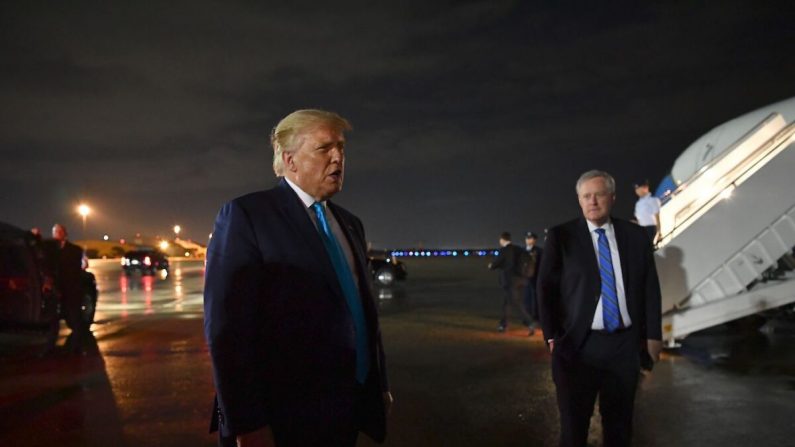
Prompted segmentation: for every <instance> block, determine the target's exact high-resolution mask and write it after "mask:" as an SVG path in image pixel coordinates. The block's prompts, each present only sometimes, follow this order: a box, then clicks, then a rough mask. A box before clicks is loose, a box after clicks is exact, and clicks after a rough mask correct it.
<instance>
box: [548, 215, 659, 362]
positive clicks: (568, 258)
mask: <svg viewBox="0 0 795 447" xmlns="http://www.w3.org/2000/svg"><path fill="white" fill-rule="evenodd" d="M612 222H613V228H614V229H615V235H616V242H617V245H618V253H619V257H620V258H621V272H622V277H623V278H622V279H623V281H624V291H625V295H626V300H627V310H628V312H629V317H630V319H631V320H632V326H633V328H634V331H635V332H636V333H637V334H638V341H640V340H643V339H652V340H660V339H661V338H662V332H661V324H662V323H661V304H660V284H659V280H658V278H657V270H656V268H655V266H654V256H653V249H652V246H651V243H650V241H649V238H648V236H647V235H646V233H645V231H644V230H643V229H642V228H641V227H639V226H638V225H635V224H633V223H630V222H627V221H624V220H619V219H612ZM537 292H538V300H539V301H538V306H539V314H540V319H541V327H542V329H543V331H544V339H545V340H549V339H554V340H555V350H556V351H558V350H560V353H561V354H563V355H570V356H573V355H576V353H577V351H578V350H579V348H580V347H581V346H582V343H583V341H585V337H586V336H587V335H588V331H589V330H590V328H591V325H592V322H593V317H594V313H595V312H596V305H597V303H598V302H599V296H600V294H601V279H600V276H599V265H598V263H597V260H596V252H595V251H594V246H593V240H592V239H591V234H590V233H589V231H588V225H587V223H586V221H585V219H584V218H579V219H576V220H573V221H570V222H567V223H564V224H562V225H559V226H556V227H553V228H551V229H550V230H549V231H548V233H547V239H546V243H545V244H544V256H543V258H542V260H541V269H540V271H539V275H538V284H537Z"/></svg>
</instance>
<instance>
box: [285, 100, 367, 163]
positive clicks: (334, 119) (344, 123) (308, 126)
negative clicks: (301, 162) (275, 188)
mask: <svg viewBox="0 0 795 447" xmlns="http://www.w3.org/2000/svg"><path fill="white" fill-rule="evenodd" d="M323 125H325V126H329V127H331V128H333V129H334V130H337V131H348V130H352V129H353V127H351V124H350V123H349V122H348V120H346V119H345V118H343V117H341V116H339V115H337V114H336V113H334V112H327V111H325V110H318V109H302V110H296V111H295V112H293V113H291V114H289V115H287V116H285V117H284V118H282V120H281V121H279V124H277V125H276V127H274V128H273V130H272V131H271V146H273V172H274V173H276V176H277V177H283V176H284V161H283V160H282V153H284V152H293V151H296V150H298V147H297V146H296V137H298V136H299V135H301V134H303V133H305V132H308V131H311V130H313V129H315V128H317V127H319V126H323Z"/></svg>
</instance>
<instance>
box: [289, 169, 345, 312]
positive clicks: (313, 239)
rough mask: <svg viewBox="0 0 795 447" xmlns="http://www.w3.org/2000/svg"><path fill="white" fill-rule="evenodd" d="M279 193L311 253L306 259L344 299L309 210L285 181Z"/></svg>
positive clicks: (295, 227) (290, 217)
mask: <svg viewBox="0 0 795 447" xmlns="http://www.w3.org/2000/svg"><path fill="white" fill-rule="evenodd" d="M279 191H281V193H282V195H283V198H282V199H283V200H281V203H282V210H283V211H284V213H285V215H286V216H287V219H288V220H289V223H290V224H291V226H292V227H293V228H294V229H295V230H296V231H297V232H298V233H299V235H300V239H301V240H302V241H304V243H305V244H306V248H307V250H308V252H309V255H308V256H306V258H308V259H309V260H310V261H309V262H313V263H315V265H316V266H317V267H318V270H319V271H321V272H322V273H323V276H324V277H325V278H326V281H327V282H328V283H329V284H330V285H331V288H332V289H333V290H334V292H335V293H336V294H337V295H339V296H340V297H343V294H342V288H341V287H340V283H339V279H338V278H337V273H336V272H335V271H334V266H333V265H332V264H331V258H329V256H328V252H327V251H326V246H325V245H323V241H322V240H321V239H320V233H319V232H318V231H317V228H316V227H315V224H314V223H313V222H312V219H311V218H310V217H309V214H308V212H307V210H306V209H304V203H303V202H302V201H301V199H300V198H299V197H298V195H297V194H296V193H295V191H293V189H292V188H290V185H288V184H287V182H286V181H284V180H283V179H282V181H281V182H279Z"/></svg>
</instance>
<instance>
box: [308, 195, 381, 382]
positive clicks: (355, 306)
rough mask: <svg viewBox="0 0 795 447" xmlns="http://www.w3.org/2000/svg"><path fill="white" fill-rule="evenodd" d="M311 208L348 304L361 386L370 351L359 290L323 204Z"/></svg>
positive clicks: (315, 204) (358, 378)
mask: <svg viewBox="0 0 795 447" xmlns="http://www.w3.org/2000/svg"><path fill="white" fill-rule="evenodd" d="M312 208H313V209H314V210H315V215H316V216H317V222H318V225H319V226H320V229H321V230H322V231H320V236H321V237H320V238H321V239H322V240H323V245H325V246H326V251H327V252H328V255H329V258H331V264H332V265H333V266H334V271H335V272H336V273H337V279H338V280H339V282H340V287H342V293H343V295H345V301H347V302H348V310H350V312H351V318H353V329H354V331H355V332H356V381H358V382H359V383H362V384H363V383H364V381H365V379H367V373H368V371H369V369H370V349H369V346H368V343H367V324H366V323H365V320H364V309H363V308H362V301H361V299H360V298H359V289H357V288H356V283H355V282H354V280H353V273H351V268H350V266H349V265H348V260H347V259H345V255H344V254H343V252H342V248H341V247H340V244H339V242H338V241H337V238H336V237H334V233H332V232H331V227H330V226H329V224H328V220H327V219H326V210H325V209H324V208H323V204H322V203H319V202H315V203H313V204H312Z"/></svg>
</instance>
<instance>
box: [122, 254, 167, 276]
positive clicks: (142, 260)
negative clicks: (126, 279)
mask: <svg viewBox="0 0 795 447" xmlns="http://www.w3.org/2000/svg"><path fill="white" fill-rule="evenodd" d="M121 268H122V269H124V273H127V274H128V275H129V274H132V272H133V271H135V270H138V271H140V272H141V274H142V275H154V274H155V272H157V271H158V270H165V271H168V258H166V255H165V254H164V253H162V252H160V251H157V250H155V249H141V250H134V251H128V252H127V253H125V254H124V256H122V258H121Z"/></svg>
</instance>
